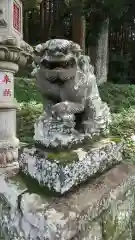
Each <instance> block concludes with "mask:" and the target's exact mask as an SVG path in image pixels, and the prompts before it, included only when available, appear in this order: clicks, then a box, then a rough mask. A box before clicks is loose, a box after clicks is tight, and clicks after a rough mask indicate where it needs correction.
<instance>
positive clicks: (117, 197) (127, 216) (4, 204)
mask: <svg viewBox="0 0 135 240" xmlns="http://www.w3.org/2000/svg"><path fill="white" fill-rule="evenodd" d="M0 183H1V184H0V232H1V234H2V236H4V239H8V240H15V239H19V240H28V239H30V240H36V239H39V240H40V239H41V240H43V239H44V240H71V239H72V240H88V239H97V240H109V239H116V240H127V239H128V240H131V239H132V225H131V221H132V223H133V220H134V217H135V216H134V212H135V211H134V210H135V165H132V164H120V165H118V166H117V167H115V168H113V169H111V170H110V171H108V172H106V173H105V174H104V175H102V176H101V177H98V178H97V179H95V180H94V181H93V182H91V183H87V184H84V185H83V186H81V187H80V188H78V189H76V191H74V192H70V193H68V194H66V195H65V196H61V197H59V198H54V197H48V196H47V195H45V194H43V193H42V194H39V193H35V192H34V191H33V190H31V189H28V187H27V185H28V184H27V182H25V181H24V180H23V179H22V178H21V177H20V175H15V172H14V171H9V170H8V171H7V170H6V169H5V173H4V172H3V170H2V171H1V170H0ZM33 188H34V186H33Z"/></svg>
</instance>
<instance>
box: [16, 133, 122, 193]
mask: <svg viewBox="0 0 135 240" xmlns="http://www.w3.org/2000/svg"><path fill="white" fill-rule="evenodd" d="M121 161H122V143H121V142H114V141H113V140H111V139H109V138H108V139H102V140H101V141H100V142H96V143H94V144H93V145H92V146H89V144H88V145H86V146H85V145H82V148H77V149H75V150H67V151H63V152H58V153H57V152H52V153H51V152H44V151H41V150H39V151H38V150H37V149H35V148H32V149H28V148H24V150H23V153H22V154H21V155H20V157H19V164H20V169H21V171H22V172H24V173H25V174H26V175H29V176H31V177H32V178H34V179H36V180H37V181H38V182H39V184H41V185H44V186H47V187H48V188H49V189H51V190H54V191H56V192H58V193H61V194H63V193H65V192H67V191H69V190H70V189H71V188H73V187H74V186H77V185H78V184H80V183H82V182H84V181H85V180H87V179H88V178H89V177H93V176H94V175H95V174H97V173H102V172H103V171H104V170H106V169H108V168H110V167H111V166H113V165H115V164H118V163H120V162H121Z"/></svg>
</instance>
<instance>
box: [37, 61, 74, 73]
mask: <svg viewBox="0 0 135 240" xmlns="http://www.w3.org/2000/svg"><path fill="white" fill-rule="evenodd" d="M41 64H42V66H44V68H48V69H50V70H52V69H55V68H62V69H63V68H64V69H67V68H73V67H74V66H75V65H76V62H75V59H74V58H70V59H69V60H65V61H57V62H56V61H48V60H46V59H45V58H44V59H43V60H42V61H41Z"/></svg>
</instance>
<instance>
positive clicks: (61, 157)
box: [47, 150, 78, 164]
mask: <svg viewBox="0 0 135 240" xmlns="http://www.w3.org/2000/svg"><path fill="white" fill-rule="evenodd" d="M47 158H48V160H51V161H54V160H56V161H58V162H59V163H62V164H64V163H65V164H67V163H71V162H74V161H78V156H77V153H76V152H74V151H73V150H71V151H63V152H52V153H48V156H47Z"/></svg>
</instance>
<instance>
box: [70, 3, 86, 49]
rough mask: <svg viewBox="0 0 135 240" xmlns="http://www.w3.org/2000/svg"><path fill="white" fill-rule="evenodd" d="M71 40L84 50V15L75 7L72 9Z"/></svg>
mask: <svg viewBox="0 0 135 240" xmlns="http://www.w3.org/2000/svg"><path fill="white" fill-rule="evenodd" d="M72 41H73V42H76V43H78V44H79V45H80V46H81V48H82V49H83V51H84V52H85V17H84V16H82V14H81V11H80V10H79V9H78V8H77V7H76V8H74V9H73V10H72Z"/></svg>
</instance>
